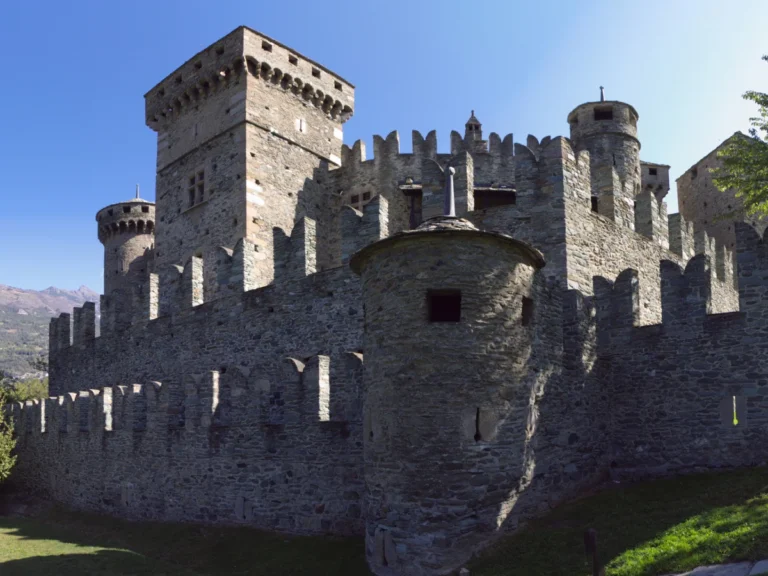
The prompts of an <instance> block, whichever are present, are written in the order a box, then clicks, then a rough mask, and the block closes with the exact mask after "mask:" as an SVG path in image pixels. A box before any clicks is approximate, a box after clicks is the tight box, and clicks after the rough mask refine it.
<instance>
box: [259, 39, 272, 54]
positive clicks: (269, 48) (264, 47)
mask: <svg viewBox="0 0 768 576" xmlns="http://www.w3.org/2000/svg"><path fill="white" fill-rule="evenodd" d="M261 49H262V50H266V51H267V52H272V44H270V43H269V42H267V41H266V40H265V41H263V42H262V43H261Z"/></svg>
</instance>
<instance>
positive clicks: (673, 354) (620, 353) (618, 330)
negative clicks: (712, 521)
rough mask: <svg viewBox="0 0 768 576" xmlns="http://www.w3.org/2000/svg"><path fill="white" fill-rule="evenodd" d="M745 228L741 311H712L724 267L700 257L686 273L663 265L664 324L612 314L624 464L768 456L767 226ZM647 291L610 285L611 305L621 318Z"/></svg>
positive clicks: (700, 463) (740, 241)
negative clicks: (640, 323)
mask: <svg viewBox="0 0 768 576" xmlns="http://www.w3.org/2000/svg"><path fill="white" fill-rule="evenodd" d="M739 226H740V227H741V231H740V232H738V235H740V238H737V247H738V250H739V253H738V259H739V265H740V276H739V292H740V300H741V301H740V304H741V311H740V312H731V313H726V314H708V313H707V312H708V310H711V308H712V306H711V300H712V297H713V294H712V292H711V290H710V287H709V286H710V277H711V276H712V275H713V274H714V270H713V267H712V263H711V261H710V258H709V257H708V256H706V255H699V256H696V257H695V258H694V259H693V260H691V261H690V262H689V263H688V264H687V266H686V267H685V269H684V270H683V269H682V268H681V267H680V266H678V265H677V264H675V263H672V262H662V263H661V268H660V270H661V281H662V284H661V293H662V308H663V322H662V323H660V324H656V325H653V326H644V327H637V326H633V323H632V321H630V322H625V323H618V324H617V323H616V322H610V321H608V320H606V321H605V324H604V326H603V328H602V337H601V338H602V343H603V344H604V347H602V348H601V350H602V351H601V354H602V355H603V357H604V360H605V361H606V362H607V363H609V365H610V384H609V388H608V390H607V393H608V394H609V395H610V398H611V406H610V415H611V424H610V426H611V436H612V439H611V454H610V460H611V466H612V467H614V468H616V469H617V470H618V471H624V472H628V473H630V474H632V475H635V476H636V475H642V474H660V473H667V472H678V471H686V470H696V469H711V468H719V467H729V466H749V465H755V464H762V463H765V462H766V461H768V449H767V448H766V445H765V442H764V439H765V433H766V430H768V401H766V397H767V396H768V366H766V365H765V362H763V361H762V360H761V359H762V358H763V356H764V354H763V350H765V346H766V345H768V341H767V340H766V335H765V332H764V326H765V320H766V310H768V308H767V307H766V304H767V303H768V300H766V293H768V291H767V290H766V287H767V286H768V284H766V278H768V273H767V272H766V271H768V257H766V254H767V252H766V249H765V243H764V241H763V240H762V239H761V238H760V237H759V236H758V235H757V233H756V232H755V231H754V230H753V229H752V228H751V227H749V226H747V225H739ZM617 284H618V282H617ZM637 290H638V285H637V283H635V284H634V286H632V287H631V288H630V290H629V291H624V293H623V295H622V294H617V292H616V290H615V288H614V292H613V294H611V293H610V289H609V290H608V291H607V292H604V293H603V295H602V297H603V300H602V301H603V304H602V305H603V306H604V307H611V306H612V311H613V314H614V317H628V316H629V317H631V316H633V313H632V312H630V310H631V309H632V308H633V307H636V302H637V296H636V292H637ZM639 290H640V291H642V281H641V282H640V283H639ZM633 302H634V303H633ZM617 312H618V313H617ZM606 313H607V312H606ZM635 317H636V314H635Z"/></svg>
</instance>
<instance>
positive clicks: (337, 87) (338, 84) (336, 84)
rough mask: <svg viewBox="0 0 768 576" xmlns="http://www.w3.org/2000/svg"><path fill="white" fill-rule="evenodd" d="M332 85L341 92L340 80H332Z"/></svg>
mask: <svg viewBox="0 0 768 576" xmlns="http://www.w3.org/2000/svg"><path fill="white" fill-rule="evenodd" d="M333 87H334V88H336V90H338V91H339V92H341V89H342V88H341V82H334V83H333Z"/></svg>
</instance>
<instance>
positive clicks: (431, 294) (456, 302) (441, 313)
mask: <svg viewBox="0 0 768 576" xmlns="http://www.w3.org/2000/svg"><path fill="white" fill-rule="evenodd" d="M427 311H428V313H429V321H430V322H459V321H461V292H460V291H459V290H428V291H427Z"/></svg>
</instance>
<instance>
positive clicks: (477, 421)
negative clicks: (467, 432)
mask: <svg viewBox="0 0 768 576" xmlns="http://www.w3.org/2000/svg"><path fill="white" fill-rule="evenodd" d="M482 439H483V435H482V434H481V433H480V408H478V409H477V412H476V413H475V442H480V440H482Z"/></svg>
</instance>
